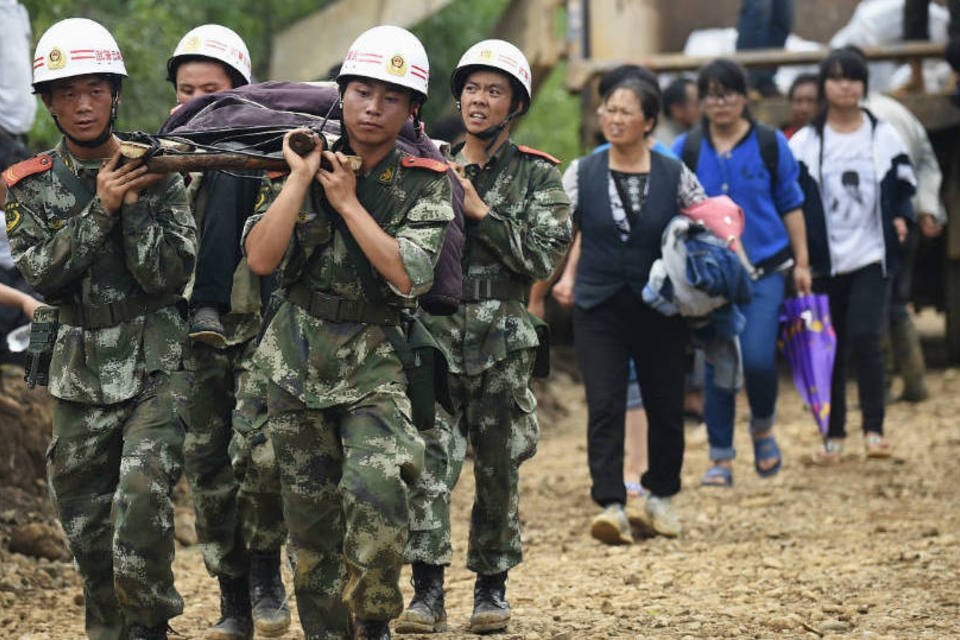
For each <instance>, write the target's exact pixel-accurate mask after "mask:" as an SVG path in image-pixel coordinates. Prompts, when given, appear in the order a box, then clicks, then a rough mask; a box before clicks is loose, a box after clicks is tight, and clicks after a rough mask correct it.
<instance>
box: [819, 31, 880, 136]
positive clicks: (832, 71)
mask: <svg viewBox="0 0 960 640" xmlns="http://www.w3.org/2000/svg"><path fill="white" fill-rule="evenodd" d="M831 79H833V80H838V79H847V80H859V81H860V82H862V83H863V95H867V90H868V88H869V86H870V85H869V80H870V70H869V68H868V67H867V60H866V58H864V57H863V54H862V53H860V52H859V51H857V50H856V49H853V48H852V47H844V48H842V49H835V50H834V51H831V52H830V53H829V55H827V57H826V58H824V59H823V62H821V63H820V75H819V78H818V85H817V88H818V92H819V94H820V111H819V112H818V113H817V115H816V116H814V118H813V121H812V122H811V124H812V125H813V127H814V128H815V129H816V130H817V135H818V136H820V137H821V138H822V137H823V128H824V127H825V126H826V124H827V110H828V109H829V105H828V104H827V94H826V92H825V91H824V86H825V85H826V84H827V80H831Z"/></svg>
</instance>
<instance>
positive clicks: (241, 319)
mask: <svg viewBox="0 0 960 640" xmlns="http://www.w3.org/2000/svg"><path fill="white" fill-rule="evenodd" d="M190 177H191V180H190V185H189V186H188V187H187V194H188V195H189V196H190V202H191V205H192V208H193V216H194V220H195V221H196V224H197V230H198V234H199V240H200V243H201V244H202V243H203V242H204V241H205V239H204V237H203V232H202V230H203V218H204V215H205V214H206V212H207V210H208V208H209V207H208V205H209V202H210V199H211V198H220V197H230V196H233V195H235V194H224V193H223V190H225V189H231V188H236V187H237V185H238V184H239V181H241V180H254V179H256V178H255V177H252V176H246V175H244V176H231V175H221V176H217V177H218V178H219V179H218V180H216V181H213V180H210V179H208V177H207V174H206V173H193V174H190ZM211 184H212V185H213V186H212V187H211ZM248 197H249V196H248ZM235 201H236V198H232V199H231V202H235ZM252 211H253V210H252V209H250V210H248V211H247V212H246V213H252ZM206 241H208V242H217V241H221V242H224V241H230V242H239V239H236V238H229V239H227V238H214V239H209V240H206ZM238 250H239V247H238ZM260 283H261V279H260V277H259V276H258V275H257V274H255V273H254V272H252V271H251V270H250V267H248V266H247V258H246V256H242V257H241V258H240V261H239V262H238V263H237V266H236V269H234V271H233V286H232V287H231V288H230V310H229V312H228V313H226V314H224V315H222V316H221V317H220V320H221V321H222V322H223V330H224V337H225V338H226V346H227V347H230V346H234V345H238V344H242V343H244V342H247V341H248V340H250V339H251V338H253V337H254V336H256V335H257V333H259V331H260V322H261V315H260V314H261V312H262V309H261V306H262V305H261V297H260ZM192 284H193V281H192V280H191V287H190V289H191V290H192ZM189 296H190V290H188V292H187V297H189Z"/></svg>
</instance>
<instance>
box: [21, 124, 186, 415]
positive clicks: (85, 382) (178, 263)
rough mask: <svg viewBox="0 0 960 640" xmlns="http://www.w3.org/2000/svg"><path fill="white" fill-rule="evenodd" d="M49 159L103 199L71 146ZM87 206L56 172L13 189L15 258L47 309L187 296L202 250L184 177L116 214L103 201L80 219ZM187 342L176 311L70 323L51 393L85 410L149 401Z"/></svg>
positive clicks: (60, 340) (63, 332)
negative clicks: (148, 386) (151, 387)
mask: <svg viewBox="0 0 960 640" xmlns="http://www.w3.org/2000/svg"><path fill="white" fill-rule="evenodd" d="M46 155H48V156H49V157H50V158H53V157H59V158H61V159H62V160H63V162H64V164H65V165H66V166H67V169H68V170H69V171H72V172H73V173H74V174H75V175H77V176H78V177H79V178H80V180H81V181H82V182H83V183H85V184H86V186H87V188H88V189H89V190H90V191H91V192H94V193H95V192H96V182H97V171H98V170H99V166H100V163H99V162H81V161H80V160H78V159H77V158H75V157H73V156H72V155H71V154H70V153H69V151H67V149H66V146H65V144H64V143H63V142H62V141H61V142H60V144H59V145H58V146H57V147H56V148H55V149H53V150H52V151H49V152H47V154H46ZM28 162H30V161H28ZM8 184H9V181H8ZM78 204H79V203H78V196H77V195H74V194H73V193H72V192H71V191H70V190H69V189H68V188H67V186H66V185H65V184H64V183H63V182H61V180H60V178H59V177H58V176H57V175H56V172H55V171H52V170H43V171H40V172H37V173H33V174H32V175H28V176H26V177H24V178H22V179H20V180H19V181H17V182H16V183H15V184H13V185H12V186H10V196H9V198H8V201H7V204H6V207H5V212H6V219H7V234H8V235H9V237H10V249H11V252H12V253H13V258H14V260H15V261H16V263H17V267H18V268H19V269H20V271H21V273H22V274H23V277H24V278H25V279H26V280H27V282H29V283H30V285H31V286H33V287H34V288H35V289H36V290H37V291H39V292H40V293H41V294H43V295H44V296H45V297H46V299H47V302H48V303H50V304H53V305H63V304H75V305H76V304H79V305H105V304H108V303H112V302H118V301H120V300H124V299H127V298H129V297H131V296H162V295H171V294H172V295H177V294H180V293H181V292H182V291H183V288H184V286H185V285H186V283H187V281H188V280H189V278H190V275H191V273H192V272H193V267H194V261H195V259H196V251H197V246H196V229H195V227H194V223H193V218H192V217H191V215H190V207H189V205H188V203H187V198H186V194H185V192H184V189H183V181H182V180H181V178H180V176H178V175H171V176H167V177H166V178H164V179H163V180H161V181H160V182H159V183H157V184H155V185H153V186H151V187H150V188H148V189H146V190H144V191H143V192H142V193H141V194H140V199H139V200H138V201H137V202H136V203H135V204H132V205H123V206H122V207H121V209H120V211H119V212H118V213H117V214H115V215H110V214H108V213H107V212H106V211H105V210H104V209H103V206H102V205H101V204H100V199H99V198H97V197H96V196H94V197H93V198H92V199H91V200H90V201H89V202H88V203H87V204H86V205H85V206H83V207H82V208H80V209H79V210H76V211H75V209H76V206H77V205H78ZM185 335H186V327H185V325H184V322H183V318H182V317H181V314H180V310H179V309H178V308H177V307H176V306H168V307H164V308H161V309H159V310H157V311H154V312H151V313H148V314H147V315H145V316H140V317H137V318H134V319H133V320H130V321H128V322H121V323H120V324H117V325H115V326H112V327H107V328H103V329H84V328H81V327H75V326H70V325H68V324H64V323H61V326H60V329H59V332H58V334H57V342H56V345H55V347H54V351H53V356H52V360H51V364H50V393H51V394H52V395H53V396H54V397H57V398H60V399H63V400H70V401H73V402H80V403H86V404H101V405H104V404H113V403H116V402H121V401H123V400H127V399H129V398H131V397H133V396H135V395H136V394H137V393H139V392H140V390H141V389H142V387H143V383H144V380H145V378H146V377H147V375H148V374H150V373H152V372H154V371H168V372H169V371H176V370H177V369H179V368H180V363H181V355H182V351H181V349H182V341H183V339H184V337H185Z"/></svg>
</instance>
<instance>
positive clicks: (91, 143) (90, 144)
mask: <svg viewBox="0 0 960 640" xmlns="http://www.w3.org/2000/svg"><path fill="white" fill-rule="evenodd" d="M119 104H120V94H119V93H118V92H114V94H113V100H112V101H111V103H110V121H109V122H108V123H107V126H106V127H104V129H103V131H101V132H100V135H98V136H97V137H96V138H94V139H93V140H78V139H77V138H74V137H73V136H72V135H70V134H69V133H67V131H66V129H64V128H63V127H62V126H61V125H60V119H59V118H57V116H53V122H54V124H56V125H57V129H59V130H60V133H62V134H63V136H64V137H65V138H66V139H67V140H69V141H70V142H72V143H73V144H75V145H77V146H78V147H83V148H85V149H95V148H96V147H99V146H100V145H102V144H103V143H104V142H106V141H107V140H109V139H110V136H112V135H113V125H114V123H115V122H116V121H117V105H119ZM51 115H52V114H51Z"/></svg>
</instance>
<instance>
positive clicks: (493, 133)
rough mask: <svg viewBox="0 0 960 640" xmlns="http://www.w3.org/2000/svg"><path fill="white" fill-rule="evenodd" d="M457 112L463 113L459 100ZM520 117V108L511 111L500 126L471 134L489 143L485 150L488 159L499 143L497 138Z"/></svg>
mask: <svg viewBox="0 0 960 640" xmlns="http://www.w3.org/2000/svg"><path fill="white" fill-rule="evenodd" d="M457 111H460V112H462V109H461V106H460V101H459V100H457ZM519 115H521V111H520V108H519V107H518V108H516V109H514V110H513V111H511V112H510V113H509V114H507V117H506V118H504V119H503V120H501V121H500V122H499V123H498V124H495V125H493V126H492V127H487V128H486V129H484V130H483V131H480V132H479V133H471V134H470V135H472V136H474V137H476V138H480V139H481V140H488V141H489V142H487V146H485V147H484V148H483V153H484V155H485V156H486V157H487V158H489V157H490V150H491V149H493V145H495V144H496V143H497V138H499V137H500V134H501V133H502V132H503V130H504V129H506V128H507V127H508V126H509V125H510V123H511V122H512V121H513V119H514V118H516V117H517V116H519Z"/></svg>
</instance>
